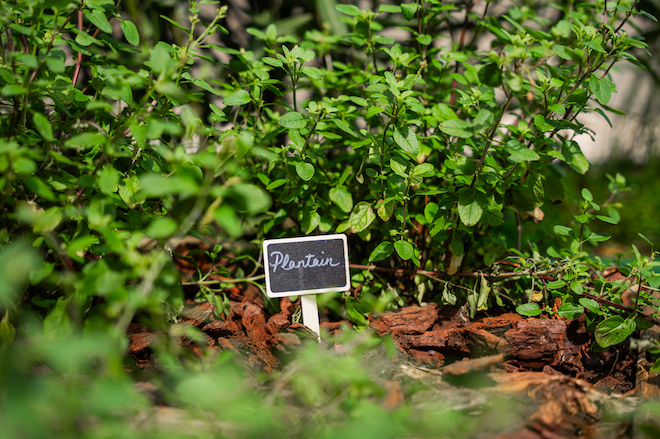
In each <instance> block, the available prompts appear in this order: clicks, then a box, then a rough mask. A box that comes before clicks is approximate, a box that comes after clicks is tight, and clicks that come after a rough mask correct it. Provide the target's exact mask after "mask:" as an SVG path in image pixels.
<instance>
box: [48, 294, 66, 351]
mask: <svg viewBox="0 0 660 439" xmlns="http://www.w3.org/2000/svg"><path fill="white" fill-rule="evenodd" d="M70 300H71V297H69V298H65V297H60V298H59V299H58V300H57V302H56V303H55V308H53V309H52V310H51V311H50V313H48V315H47V316H46V318H45V319H44V336H45V337H46V339H47V340H50V341H59V342H63V341H66V340H67V339H68V338H69V337H70V336H71V334H72V333H73V327H72V326H71V320H70V318H69V314H68V313H67V310H66V308H67V305H68V304H69V301H70Z"/></svg>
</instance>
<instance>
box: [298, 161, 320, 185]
mask: <svg viewBox="0 0 660 439" xmlns="http://www.w3.org/2000/svg"><path fill="white" fill-rule="evenodd" d="M315 171H316V170H315V169H314V165H312V164H311V163H305V162H297V163H296V173H297V174H298V177H300V178H302V179H303V180H305V181H309V180H311V179H312V177H314V172H315Z"/></svg>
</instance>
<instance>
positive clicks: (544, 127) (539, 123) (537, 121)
mask: <svg viewBox="0 0 660 439" xmlns="http://www.w3.org/2000/svg"><path fill="white" fill-rule="evenodd" d="M534 125H536V128H538V129H539V131H541V132H544V133H545V132H548V131H552V130H553V129H554V128H555V127H554V126H552V125H550V124H549V123H548V119H546V118H545V117H543V115H542V114H537V115H536V116H534Z"/></svg>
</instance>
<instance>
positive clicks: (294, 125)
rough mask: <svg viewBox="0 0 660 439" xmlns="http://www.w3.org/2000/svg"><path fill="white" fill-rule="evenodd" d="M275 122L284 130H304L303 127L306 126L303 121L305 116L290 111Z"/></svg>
mask: <svg viewBox="0 0 660 439" xmlns="http://www.w3.org/2000/svg"><path fill="white" fill-rule="evenodd" d="M277 122H278V123H279V124H280V125H282V126H283V127H284V128H289V129H295V130H299V129H301V128H305V126H306V125H307V120H306V119H305V116H303V115H302V114H300V113H298V112H297V111H290V112H288V113H286V114H285V115H284V116H282V117H280V119H279V120H278V121H277Z"/></svg>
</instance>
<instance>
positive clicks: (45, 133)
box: [32, 112, 55, 142]
mask: <svg viewBox="0 0 660 439" xmlns="http://www.w3.org/2000/svg"><path fill="white" fill-rule="evenodd" d="M32 121H33V122H34V126H36V127H37V131H39V134H41V137H43V138H44V139H45V140H47V141H49V142H53V141H54V140H55V138H54V137H53V126H52V125H51V122H50V121H49V120H48V118H47V117H46V116H44V115H43V114H42V113H36V112H35V113H33V114H32Z"/></svg>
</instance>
